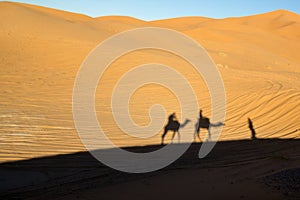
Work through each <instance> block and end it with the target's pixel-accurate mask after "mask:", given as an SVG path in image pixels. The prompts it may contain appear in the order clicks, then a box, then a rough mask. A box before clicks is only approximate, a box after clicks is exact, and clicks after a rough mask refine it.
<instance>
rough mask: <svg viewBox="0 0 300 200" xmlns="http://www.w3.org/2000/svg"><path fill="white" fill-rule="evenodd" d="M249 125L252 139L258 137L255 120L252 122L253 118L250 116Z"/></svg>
mask: <svg viewBox="0 0 300 200" xmlns="http://www.w3.org/2000/svg"><path fill="white" fill-rule="evenodd" d="M248 127H249V129H250V131H251V139H252V140H255V139H257V138H256V132H255V129H254V127H253V122H252V120H251V119H250V118H248Z"/></svg>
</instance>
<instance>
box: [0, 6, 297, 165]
mask: <svg viewBox="0 0 300 200" xmlns="http://www.w3.org/2000/svg"><path fill="white" fill-rule="evenodd" d="M0 18H1V20H0V27H1V28H0V43H1V48H0V70H1V73H0V76H1V78H0V92H1V94H2V95H1V96H0V102H1V108H0V124H1V126H0V149H1V151H0V162H5V161H8V160H20V159H27V158H32V157H37V156H45V155H53V154H60V153H69V152H76V151H79V150H84V147H83V145H82V144H81V142H80V140H79V139H78V136H77V133H76V130H75V128H74V124H73V121H72V89H73V84H74V81H75V77H76V73H77V71H78V69H79V67H80V64H81V63H82V61H83V60H84V58H85V57H86V56H87V55H88V53H89V52H90V51H91V50H92V49H93V48H94V47H95V46H96V45H97V44H98V43H99V42H101V41H103V40H104V39H106V38H108V37H110V36H112V35H113V34H115V33H118V32H121V31H124V30H128V29H132V28H138V27H146V26H157V27H166V28H172V29H175V30H178V31H181V32H182V33H185V34H187V35H188V36H190V37H192V38H193V39H195V40H197V41H198V42H199V43H200V44H201V45H203V46H204V47H205V48H206V49H207V51H208V52H209V54H210V55H211V57H212V58H213V60H214V61H215V63H216V64H217V66H218V68H219V70H220V72H221V75H222V78H223V79H224V84H225V89H226V93H227V98H228V99H227V117H226V122H225V123H226V126H225V127H224V131H223V132H222V136H221V139H222V140H229V139H230V140H232V139H233V140H236V139H248V138H250V132H249V130H248V127H247V118H248V117H251V118H252V120H253V122H254V126H255V128H256V131H257V134H258V135H257V136H258V137H263V138H272V137H280V138H299V137H300V135H299V131H298V132H297V131H295V130H297V129H299V128H300V122H299V119H298V116H299V115H300V109H299V107H300V89H299V88H300V78H299V77H300V57H299V52H300V40H299V36H300V35H299V33H300V25H299V24H300V15H298V14H295V13H292V12H289V11H284V10H279V11H274V12H270V13H265V14H261V15H255V16H248V17H240V18H227V19H209V18H202V17H184V18H176V19H165V20H158V21H149V22H148V21H142V20H138V19H134V18H131V17H120V16H109V17H99V18H91V17H89V16H85V15H81V14H75V13H70V12H65V11H58V10H54V9H48V8H43V7H39V6H32V5H28V4H21V3H8V2H1V3H0ZM154 61H155V62H160V63H164V64H167V65H169V66H172V67H174V68H175V69H177V70H178V71H180V72H182V73H183V74H184V75H185V76H186V77H187V79H188V80H189V81H190V82H191V85H192V86H193V88H195V90H196V91H199V93H198V94H197V96H198V100H199V104H200V105H201V108H202V109H203V110H204V112H205V115H206V116H210V115H211V112H210V99H209V93H208V91H207V88H206V87H205V84H204V83H203V81H202V80H201V77H198V76H196V77H195V76H193V73H192V72H193V69H192V67H191V66H190V65H189V64H188V63H186V62H185V61H183V60H181V59H180V58H178V57H176V56H174V55H172V54H170V53H166V52H159V51H155V50H145V51H141V52H133V53H131V54H129V55H126V56H124V57H121V58H120V59H118V60H116V62H114V63H113V64H112V66H111V68H110V70H108V71H107V72H106V74H105V76H104V78H103V82H102V83H103V85H104V87H102V88H101V90H99V91H97V97H96V102H103V103H102V104H99V103H98V104H97V112H99V116H98V117H99V120H100V121H101V122H103V123H104V127H105V130H107V131H109V133H111V135H110V137H111V138H112V139H113V141H114V142H115V143H117V144H119V145H122V146H128V145H129V146H131V145H134V146H135V145H144V144H156V143H159V142H160V134H161V132H160V133H159V134H157V135H156V136H154V137H152V138H150V139H149V140H138V139H134V138H130V137H128V136H126V135H124V134H123V133H122V132H121V131H120V130H119V129H118V127H117V125H116V124H115V123H114V121H113V118H112V115H111V112H110V109H109V105H110V98H109V95H108V94H110V93H111V89H112V88H113V85H114V83H115V82H116V81H117V80H118V78H120V76H121V75H122V73H124V72H126V70H128V69H130V68H132V67H134V66H136V65H139V64H145V63H147V62H154ZM168 78H170V81H172V77H168ZM103 85H101V86H103ZM158 91H159V92H162V93H165V94H166V95H165V97H163V98H162V97H161V95H156V93H158ZM143 92H146V93H147V92H148V96H152V97H153V98H151V99H149V102H145V100H144V99H145V97H144V96H143V95H141V94H139V93H137V94H136V95H135V96H134V97H133V102H132V105H135V106H136V107H133V108H132V114H133V116H136V118H135V119H134V120H136V122H137V123H138V124H147V123H148V122H149V119H148V117H146V116H145V115H147V108H149V106H150V105H151V104H152V103H155V102H158V103H162V104H163V105H166V108H167V109H170V110H168V112H173V111H174V110H171V108H174V107H175V108H179V106H178V105H177V101H176V99H175V97H174V96H172V94H171V93H169V92H168V91H165V90H164V89H163V88H156V87H153V86H149V88H143ZM168 105H169V107H168ZM177 112H178V114H179V115H180V113H179V111H177ZM163 117H164V116H163ZM191 117H194V118H193V121H194V122H195V121H196V117H197V111H195V116H191ZM194 122H193V123H194ZM204 134H205V132H204V131H203V132H202V135H201V137H202V139H203V138H204Z"/></svg>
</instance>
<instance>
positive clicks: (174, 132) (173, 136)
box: [171, 131, 176, 143]
mask: <svg viewBox="0 0 300 200" xmlns="http://www.w3.org/2000/svg"><path fill="white" fill-rule="evenodd" d="M175 134H176V131H174V132H173V135H172V139H171V143H173V139H174V137H175Z"/></svg>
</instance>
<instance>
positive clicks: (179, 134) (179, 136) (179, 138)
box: [177, 131, 180, 143]
mask: <svg viewBox="0 0 300 200" xmlns="http://www.w3.org/2000/svg"><path fill="white" fill-rule="evenodd" d="M177 133H178V143H180V133H179V131H177Z"/></svg>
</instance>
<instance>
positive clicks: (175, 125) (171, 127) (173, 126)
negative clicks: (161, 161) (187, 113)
mask: <svg viewBox="0 0 300 200" xmlns="http://www.w3.org/2000/svg"><path fill="white" fill-rule="evenodd" d="M189 122H191V120H189V119H186V120H185V121H184V122H183V123H182V124H180V123H179V122H178V121H169V122H168V124H167V125H165V126H164V133H163V134H162V137H161V144H162V145H163V144H164V139H165V136H166V135H167V133H168V132H169V131H173V136H172V139H171V142H173V139H174V137H175V135H176V133H177V134H178V143H180V132H179V129H180V128H183V127H185V126H186V125H187V124H188V123H189Z"/></svg>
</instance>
